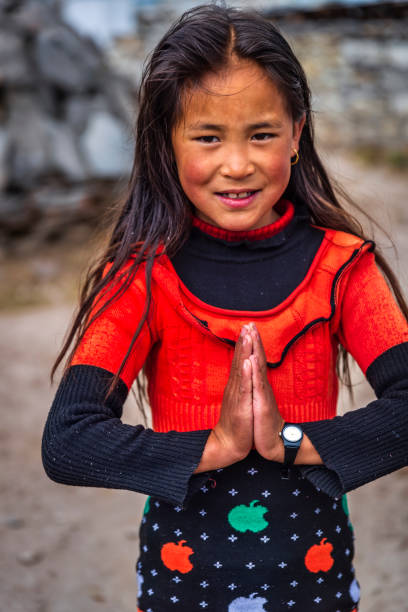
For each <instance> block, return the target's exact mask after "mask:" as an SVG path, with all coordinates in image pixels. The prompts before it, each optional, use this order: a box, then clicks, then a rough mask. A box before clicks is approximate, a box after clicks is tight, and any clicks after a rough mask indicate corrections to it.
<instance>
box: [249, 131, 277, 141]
mask: <svg viewBox="0 0 408 612" xmlns="http://www.w3.org/2000/svg"><path fill="white" fill-rule="evenodd" d="M275 136H276V134H273V133H271V132H259V133H258V134H254V135H253V136H252V138H253V140H259V141H261V142H262V141H264V140H270V139H271V138H275Z"/></svg>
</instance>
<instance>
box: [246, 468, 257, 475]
mask: <svg viewBox="0 0 408 612" xmlns="http://www.w3.org/2000/svg"><path fill="white" fill-rule="evenodd" d="M257 473H258V470H256V469H255V468H254V467H251V468H249V470H248V474H250V475H251V476H255V474H257Z"/></svg>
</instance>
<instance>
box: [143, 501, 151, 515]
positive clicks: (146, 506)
mask: <svg viewBox="0 0 408 612" xmlns="http://www.w3.org/2000/svg"><path fill="white" fill-rule="evenodd" d="M149 510H150V497H148V498H147V499H146V503H145V507H144V510H143V514H147V513H148V512H149Z"/></svg>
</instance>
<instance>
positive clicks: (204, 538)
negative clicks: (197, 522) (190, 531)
mask: <svg viewBox="0 0 408 612" xmlns="http://www.w3.org/2000/svg"><path fill="white" fill-rule="evenodd" d="M209 537H210V536H208V535H207V534H206V533H205V531H204V533H202V534H201V535H200V538H201V539H202V540H204V542H205V541H206V540H208V538H209Z"/></svg>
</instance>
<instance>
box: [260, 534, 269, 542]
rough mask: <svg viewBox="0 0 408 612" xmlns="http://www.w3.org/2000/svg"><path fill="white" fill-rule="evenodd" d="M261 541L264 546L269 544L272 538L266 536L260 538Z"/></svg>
mask: <svg viewBox="0 0 408 612" xmlns="http://www.w3.org/2000/svg"><path fill="white" fill-rule="evenodd" d="M259 539H260V540H261V542H263V543H264V544H267V543H268V542H269V540H270V539H271V538H268V536H266V535H264V536H262V538H259Z"/></svg>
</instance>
